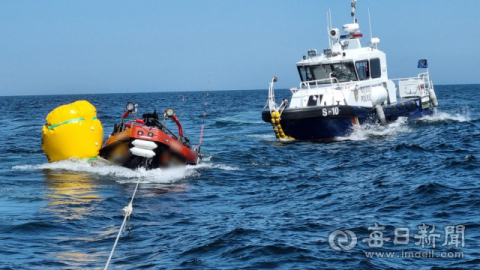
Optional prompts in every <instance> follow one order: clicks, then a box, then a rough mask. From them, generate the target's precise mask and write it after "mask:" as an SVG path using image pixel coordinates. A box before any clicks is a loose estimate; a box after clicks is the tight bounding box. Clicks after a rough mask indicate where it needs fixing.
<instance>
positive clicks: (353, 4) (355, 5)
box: [352, 0, 357, 23]
mask: <svg viewBox="0 0 480 270" xmlns="http://www.w3.org/2000/svg"><path fill="white" fill-rule="evenodd" d="M356 8H357V0H352V18H353V23H357V19H356V18H355V9H356Z"/></svg>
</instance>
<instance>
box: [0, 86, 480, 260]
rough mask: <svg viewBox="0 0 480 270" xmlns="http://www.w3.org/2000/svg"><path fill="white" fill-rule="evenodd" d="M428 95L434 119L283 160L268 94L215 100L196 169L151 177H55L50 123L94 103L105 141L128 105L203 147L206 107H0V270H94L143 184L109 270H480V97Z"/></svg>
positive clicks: (123, 97) (82, 170)
mask: <svg viewBox="0 0 480 270" xmlns="http://www.w3.org/2000/svg"><path fill="white" fill-rule="evenodd" d="M436 93H437V97H438V99H439V102H440V107H439V108H438V110H437V112H436V113H435V115H434V116H433V117H426V118H425V119H421V120H417V121H411V122H406V121H402V120H399V121H397V122H395V123H393V124H390V125H389V126H387V127H381V126H366V127H364V128H362V129H356V130H355V131H354V132H353V134H352V135H351V136H350V137H349V138H337V140H336V141H334V142H328V143H322V142H295V143H291V144H281V143H279V142H277V141H276V138H275V136H274V133H273V131H272V127H271V125H270V124H268V123H264V122H262V120H261V113H260V112H261V110H262V108H263V106H264V105H265V102H266V99H267V90H266V89H265V90H259V91H212V92H209V96H208V106H207V108H206V111H207V117H206V119H205V131H204V138H203V146H202V149H203V153H204V159H203V161H202V163H201V164H200V165H198V166H194V167H193V166H192V167H190V166H189V167H186V168H175V169H164V170H160V169H157V170H153V171H145V170H139V171H132V170H128V169H125V168H121V167H116V166H108V165H105V164H104V165H101V164H97V163H89V162H86V161H62V162H58V163H52V164H49V163H48V162H47V159H46V157H45V155H44V153H43V151H42V149H41V130H42V125H44V123H45V117H46V115H47V114H48V113H49V112H50V111H51V110H52V109H54V108H55V107H57V106H59V105H62V104H66V103H70V102H73V101H76V100H80V99H85V100H88V101H89V102H91V103H92V104H93V105H94V106H96V108H97V110H98V118H99V119H100V120H101V122H102V124H103V127H104V134H105V137H106V136H108V134H109V133H110V131H111V130H112V127H113V124H114V123H117V122H118V121H119V120H120V117H121V114H122V113H123V111H124V106H125V103H126V102H128V101H132V102H136V103H138V105H139V107H138V109H139V113H140V114H142V113H147V112H152V111H153V109H157V110H159V111H163V110H164V109H166V108H168V107H173V108H175V109H176V111H177V114H178V115H179V118H180V120H181V121H182V123H183V125H184V128H185V130H186V131H187V136H189V138H190V139H191V141H192V143H194V144H196V143H197V142H198V139H199V136H200V128H201V125H202V117H203V110H204V107H205V106H204V104H205V98H206V92H182V93H180V92H176V93H172V92H169V93H139V94H132V93H126V94H98V95H65V96H19V97H15V96H12V97H0V108H1V109H2V117H0V124H1V126H2V127H3V128H2V129H1V131H0V268H2V269H103V267H104V266H105V263H106V261H107V258H108V255H109V253H110V251H111V249H112V246H113V243H114V241H115V238H116V236H117V233H118V230H119V227H120V225H121V223H122V220H123V217H122V215H121V212H120V211H121V209H122V208H123V207H124V206H126V205H127V204H128V202H129V201H130V198H131V196H132V193H133V190H134V188H135V184H136V183H137V181H140V183H141V184H140V187H139V191H138V193H137V195H136V197H135V200H134V203H133V214H132V218H131V221H130V226H131V230H130V231H126V232H125V233H124V234H123V235H122V236H121V237H120V240H119V243H118V246H117V248H116V250H115V253H114V256H113V259H112V262H111V265H110V268H111V269H117V268H118V269H387V268H392V269H452V268H458V269H474V268H477V269H478V268H479V266H480V215H479V209H480V114H479V109H478V108H479V106H478V104H479V102H480V94H479V93H480V85H451V86H437V87H436ZM180 95H183V96H184V97H185V101H183V97H182V96H180ZM287 97H290V94H289V91H288V90H279V91H277V98H278V99H281V98H287ZM169 126H170V127H175V126H174V124H173V123H170V125H169ZM375 224H377V225H378V226H376V227H375ZM423 224H425V226H423ZM419 226H420V227H419ZM422 226H423V227H422ZM426 226H428V228H427V227H426ZM433 226H434V228H433ZM451 226H453V227H451ZM402 228H403V229H402ZM422 228H423V229H422ZM369 229H370V230H369ZM402 230H403V231H402ZM395 233H397V236H398V239H396V238H397V237H395ZM402 234H403V238H402ZM407 234H408V237H405V236H406V235H407ZM335 235H336V236H335ZM329 237H330V239H331V241H330V242H329ZM345 237H347V238H345ZM387 238H388V239H387ZM394 240H396V241H395V243H394ZM407 240H408V241H407ZM355 242H356V243H355ZM406 242H408V243H406ZM433 243H435V244H436V247H435V248H434V249H433ZM422 244H423V245H424V246H423V247H422ZM432 250H433V253H432ZM392 252H393V253H392ZM426 253H428V254H434V256H432V257H433V258H430V257H429V258H425V257H422V256H423V255H421V254H426ZM382 254H384V255H383V256H384V257H383V258H382V257H381V256H382ZM386 254H389V255H388V256H389V257H387V255H386ZM392 254H393V255H392ZM390 255H391V256H390ZM407 255H408V256H407ZM425 256H427V255H425Z"/></svg>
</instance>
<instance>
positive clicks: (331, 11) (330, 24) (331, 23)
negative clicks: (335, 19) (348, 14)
mask: <svg viewBox="0 0 480 270" xmlns="http://www.w3.org/2000/svg"><path fill="white" fill-rule="evenodd" d="M328 12H329V13H330V29H332V11H331V10H330V9H329V10H328Z"/></svg>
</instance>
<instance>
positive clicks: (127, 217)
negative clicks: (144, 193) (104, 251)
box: [104, 179, 140, 270]
mask: <svg viewBox="0 0 480 270" xmlns="http://www.w3.org/2000/svg"><path fill="white" fill-rule="evenodd" d="M139 184H140V179H138V181H137V185H136V186H135V191H133V195H132V199H131V200H130V203H129V204H128V205H127V206H125V207H124V208H123V209H122V215H123V216H124V218H123V222H122V226H120V230H119V231H118V235H117V239H115V243H114V244H113V247H112V251H111V252H110V256H109V257H108V260H107V264H106V265H105V268H104V270H107V269H108V266H109V265H110V260H112V256H113V252H114V251H115V248H116V247H117V243H118V239H120V235H122V234H123V233H124V232H125V228H126V227H125V222H127V220H128V222H129V223H130V215H131V214H132V211H133V207H132V203H133V199H134V198H135V194H136V193H137V189H138V185H139Z"/></svg>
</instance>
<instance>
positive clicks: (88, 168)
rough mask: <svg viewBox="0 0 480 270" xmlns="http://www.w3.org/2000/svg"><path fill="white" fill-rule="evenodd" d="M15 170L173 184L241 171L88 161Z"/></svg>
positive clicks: (205, 166)
mask: <svg viewBox="0 0 480 270" xmlns="http://www.w3.org/2000/svg"><path fill="white" fill-rule="evenodd" d="M12 169H13V170H42V169H47V170H54V171H70V172H72V171H73V172H79V173H88V174H95V175H100V176H111V177H115V181H117V182H119V183H134V182H137V181H140V183H173V182H177V181H181V180H184V179H188V178H192V177H197V176H199V175H200V173H199V170H202V169H220V170H225V171H232V170H240V169H239V168H237V167H232V166H228V165H223V164H213V163H200V164H198V165H195V166H191V165H187V166H185V167H175V168H163V169H154V170H146V169H144V168H139V169H136V170H131V169H128V168H125V167H121V166H116V165H112V164H109V163H107V162H106V161H93V162H91V161H87V160H76V159H71V160H62V161H58V162H53V163H44V164H38V165H17V166H13V167H12Z"/></svg>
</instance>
